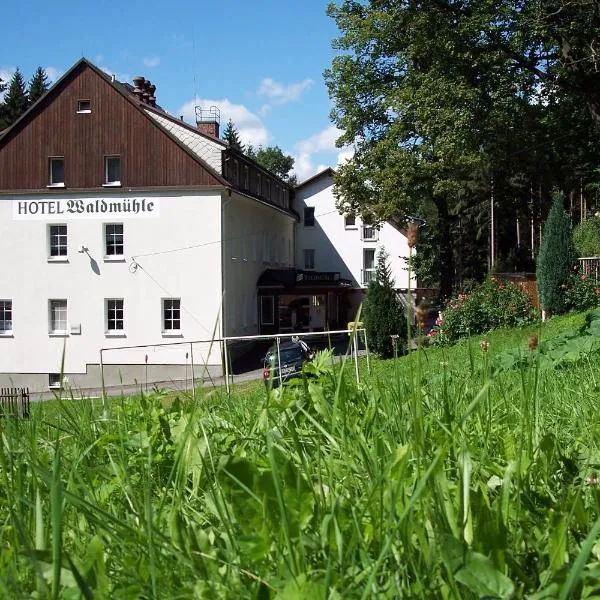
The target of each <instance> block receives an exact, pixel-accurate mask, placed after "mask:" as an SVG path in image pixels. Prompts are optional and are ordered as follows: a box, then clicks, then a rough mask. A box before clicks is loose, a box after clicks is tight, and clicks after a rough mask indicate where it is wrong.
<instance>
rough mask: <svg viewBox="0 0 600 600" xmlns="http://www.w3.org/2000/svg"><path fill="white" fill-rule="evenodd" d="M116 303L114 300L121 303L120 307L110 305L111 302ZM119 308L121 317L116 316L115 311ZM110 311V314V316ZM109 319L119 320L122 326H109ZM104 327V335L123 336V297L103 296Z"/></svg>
mask: <svg viewBox="0 0 600 600" xmlns="http://www.w3.org/2000/svg"><path fill="white" fill-rule="evenodd" d="M113 302H114V303H116V302H120V303H121V307H120V308H119V307H118V305H115V306H112V307H111V303H113ZM118 310H120V311H121V319H118V317H117V311H118ZM111 313H113V314H112V316H111ZM111 320H112V321H119V320H120V321H121V322H122V326H121V328H120V329H119V328H117V327H111V326H110V325H111ZM104 328H105V335H106V336H107V337H125V300H124V299H123V298H105V300H104Z"/></svg>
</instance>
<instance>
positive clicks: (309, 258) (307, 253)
mask: <svg viewBox="0 0 600 600" xmlns="http://www.w3.org/2000/svg"><path fill="white" fill-rule="evenodd" d="M304 268H305V269H314V268H315V251H314V250H313V249H308V248H305V249H304Z"/></svg>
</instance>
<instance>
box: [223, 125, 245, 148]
mask: <svg viewBox="0 0 600 600" xmlns="http://www.w3.org/2000/svg"><path fill="white" fill-rule="evenodd" d="M221 137H222V138H223V140H225V141H226V142H227V143H228V144H229V147H230V148H234V149H235V150H239V151H240V152H244V146H243V145H242V142H241V140H240V134H239V132H238V130H237V129H236V128H235V125H234V124H233V121H232V120H231V119H229V121H227V125H226V127H225V131H223V135H222V136H221Z"/></svg>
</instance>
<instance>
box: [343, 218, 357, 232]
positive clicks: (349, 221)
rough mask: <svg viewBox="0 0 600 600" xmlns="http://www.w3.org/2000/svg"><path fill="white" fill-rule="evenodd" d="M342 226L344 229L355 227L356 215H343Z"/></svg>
mask: <svg viewBox="0 0 600 600" xmlns="http://www.w3.org/2000/svg"><path fill="white" fill-rule="evenodd" d="M344 227H345V228H346V229H356V215H344Z"/></svg>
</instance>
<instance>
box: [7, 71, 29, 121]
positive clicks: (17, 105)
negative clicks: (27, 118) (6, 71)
mask: <svg viewBox="0 0 600 600" xmlns="http://www.w3.org/2000/svg"><path fill="white" fill-rule="evenodd" d="M28 102H29V100H28V95H27V88H26V86H25V80H24V79H23V75H22V74H21V71H19V69H18V68H17V70H16V71H15V72H14V74H13V76H12V78H11V80H10V83H9V84H8V90H7V92H6V96H4V105H3V107H2V117H3V120H4V122H5V124H6V125H12V124H13V123H14V122H15V121H16V120H17V119H18V118H19V117H20V116H21V115H22V114H23V113H24V112H25V110H26V109H27V106H28Z"/></svg>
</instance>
